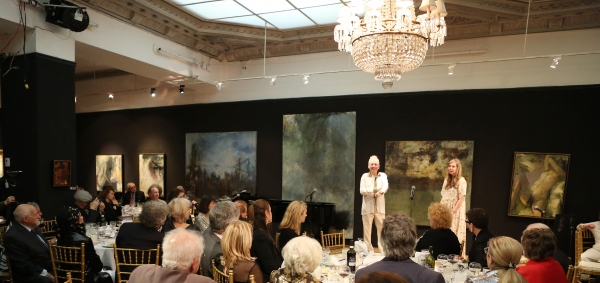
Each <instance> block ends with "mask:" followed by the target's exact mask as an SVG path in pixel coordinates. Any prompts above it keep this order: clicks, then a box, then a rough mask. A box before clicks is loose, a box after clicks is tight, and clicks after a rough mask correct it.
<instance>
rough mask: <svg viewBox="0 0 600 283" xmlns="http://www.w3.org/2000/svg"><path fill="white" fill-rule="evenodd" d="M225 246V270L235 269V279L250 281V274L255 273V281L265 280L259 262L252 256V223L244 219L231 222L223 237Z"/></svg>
mask: <svg viewBox="0 0 600 283" xmlns="http://www.w3.org/2000/svg"><path fill="white" fill-rule="evenodd" d="M221 247H222V248H223V259H224V261H225V268H224V271H225V273H227V272H228V271H229V270H230V269H232V270H233V281H234V282H236V283H238V282H249V281H250V280H249V279H250V275H254V281H256V282H263V281H264V280H263V275H262V272H261V271H260V267H259V266H258V264H257V263H256V262H255V261H254V259H252V257H250V247H252V225H250V224H248V223H247V222H244V221H240V220H237V221H234V222H232V223H230V224H229V225H228V226H227V228H226V229H225V232H223V238H222V239H221Z"/></svg>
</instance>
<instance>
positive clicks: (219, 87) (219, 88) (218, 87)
mask: <svg viewBox="0 0 600 283" xmlns="http://www.w3.org/2000/svg"><path fill="white" fill-rule="evenodd" d="M215 86H216V87H217V90H221V88H223V82H217V83H215Z"/></svg>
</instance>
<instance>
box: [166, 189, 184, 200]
mask: <svg viewBox="0 0 600 283" xmlns="http://www.w3.org/2000/svg"><path fill="white" fill-rule="evenodd" d="M184 197H185V190H184V189H183V187H182V186H177V187H176V188H174V189H172V190H170V191H169V193H168V194H167V203H170V202H171V201H172V200H173V199H176V198H184Z"/></svg>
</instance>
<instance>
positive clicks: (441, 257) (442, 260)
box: [437, 254, 448, 268]
mask: <svg viewBox="0 0 600 283" xmlns="http://www.w3.org/2000/svg"><path fill="white" fill-rule="evenodd" d="M437 260H438V261H439V262H440V263H441V264H442V268H444V266H445V265H446V263H448V256H447V255H445V254H439V255H438V256H437Z"/></svg>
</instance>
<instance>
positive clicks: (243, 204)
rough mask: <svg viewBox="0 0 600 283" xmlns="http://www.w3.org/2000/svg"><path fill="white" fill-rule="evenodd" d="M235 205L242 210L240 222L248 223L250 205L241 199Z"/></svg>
mask: <svg viewBox="0 0 600 283" xmlns="http://www.w3.org/2000/svg"><path fill="white" fill-rule="evenodd" d="M233 203H235V204H237V206H238V207H239V208H240V220H242V221H248V203H246V201H244V200H241V199H238V200H236V201H234V202H233Z"/></svg>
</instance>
